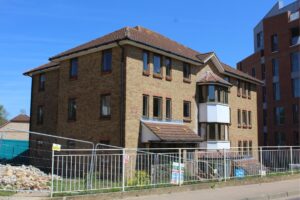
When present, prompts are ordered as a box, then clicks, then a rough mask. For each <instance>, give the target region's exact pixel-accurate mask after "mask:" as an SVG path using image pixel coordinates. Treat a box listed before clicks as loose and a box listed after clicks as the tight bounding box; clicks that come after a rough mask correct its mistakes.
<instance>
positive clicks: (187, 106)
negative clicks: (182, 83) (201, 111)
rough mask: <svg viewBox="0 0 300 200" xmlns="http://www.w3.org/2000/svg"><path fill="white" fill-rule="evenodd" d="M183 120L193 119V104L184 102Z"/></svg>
mask: <svg viewBox="0 0 300 200" xmlns="http://www.w3.org/2000/svg"><path fill="white" fill-rule="evenodd" d="M183 118H185V119H190V118H191V102H190V101H183Z"/></svg>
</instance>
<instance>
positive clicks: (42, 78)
mask: <svg viewBox="0 0 300 200" xmlns="http://www.w3.org/2000/svg"><path fill="white" fill-rule="evenodd" d="M45 82H46V75H45V74H44V73H42V74H40V75H39V91H44V90H45Z"/></svg>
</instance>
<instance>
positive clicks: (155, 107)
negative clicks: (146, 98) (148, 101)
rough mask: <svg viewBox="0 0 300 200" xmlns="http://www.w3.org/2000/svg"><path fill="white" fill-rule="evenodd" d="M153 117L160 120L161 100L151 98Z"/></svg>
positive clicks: (159, 98)
mask: <svg viewBox="0 0 300 200" xmlns="http://www.w3.org/2000/svg"><path fill="white" fill-rule="evenodd" d="M153 117H154V118H158V119H162V98H161V97H153Z"/></svg>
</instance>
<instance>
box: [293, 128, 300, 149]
mask: <svg viewBox="0 0 300 200" xmlns="http://www.w3.org/2000/svg"><path fill="white" fill-rule="evenodd" d="M299 144H300V140H299V131H294V145H295V146H298V145H299Z"/></svg>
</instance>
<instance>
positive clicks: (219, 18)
mask: <svg viewBox="0 0 300 200" xmlns="http://www.w3.org/2000/svg"><path fill="white" fill-rule="evenodd" d="M290 2H292V0H285V1H284V3H285V4H287V3H290ZM275 3H276V0H248V1H246V0H209V1H208V0H206V1H204V0H197V1H196V0H195V1H189V0H180V1H175V0H172V1H167V0H165V1H162V0H150V1H143V0H132V1H130V0H126V1H125V0H109V1H99V0H94V1H92V0H48V1H46V0H45V1H40V0H0V27H1V28H0V69H1V71H0V104H2V105H4V107H5V108H6V110H7V111H8V113H9V116H8V117H9V118H12V117H14V116H15V115H17V114H18V113H19V112H20V110H21V109H25V110H26V112H27V114H29V111H30V87H31V78H29V77H25V76H23V75H22V73H23V72H24V71H26V70H28V69H30V68H33V67H36V66H39V65H41V64H43V63H45V62H47V59H48V58H49V57H50V56H53V55H55V54H57V53H59V52H61V51H63V50H66V49H69V48H71V47H74V46H76V45H78V44H81V43H84V42H87V41H89V40H91V39H94V38H97V37H99V36H101V35H103V34H106V33H109V32H112V31H114V30H117V29H119V28H121V27H124V26H135V25H141V26H144V27H146V28H149V29H152V30H154V31H156V32H159V33H161V34H163V35H165V36H167V37H169V38H171V39H173V40H176V41H178V42H180V43H182V44H184V45H186V46H189V47H191V48H193V49H195V50H198V51H200V52H207V51H215V52H216V53H217V55H218V57H219V58H220V59H221V60H222V61H223V62H225V63H227V64H230V65H231V66H235V65H236V63H237V62H238V61H239V60H241V59H242V58H244V57H246V56H247V55H249V54H251V53H252V51H253V39H252V29H253V27H254V26H255V25H256V24H257V23H258V21H259V20H260V19H261V18H262V17H263V16H264V15H265V14H266V12H267V11H268V10H269V9H270V8H271V7H272V6H273V5H274V4H275Z"/></svg>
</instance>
